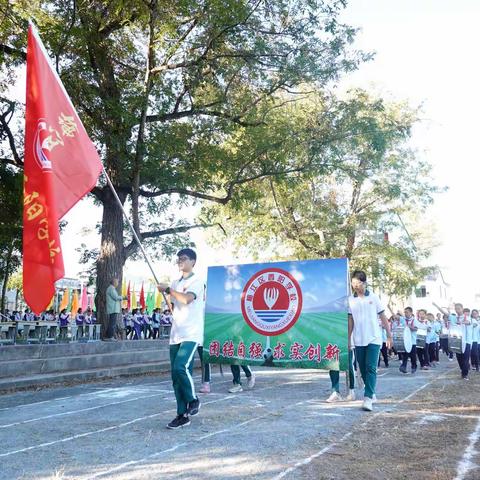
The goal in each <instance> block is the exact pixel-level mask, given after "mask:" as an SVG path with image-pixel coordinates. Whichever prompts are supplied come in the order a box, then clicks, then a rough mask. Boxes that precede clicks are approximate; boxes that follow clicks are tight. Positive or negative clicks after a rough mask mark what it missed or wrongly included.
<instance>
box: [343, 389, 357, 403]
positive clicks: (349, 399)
mask: <svg viewBox="0 0 480 480" xmlns="http://www.w3.org/2000/svg"><path fill="white" fill-rule="evenodd" d="M345 400H346V401H347V402H352V401H353V400H355V390H353V389H352V390H349V391H348V395H347V397H346V398H345Z"/></svg>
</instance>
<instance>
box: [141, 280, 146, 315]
mask: <svg viewBox="0 0 480 480" xmlns="http://www.w3.org/2000/svg"><path fill="white" fill-rule="evenodd" d="M140 306H141V307H142V308H143V309H144V308H145V292H144V290H143V282H142V288H141V289H140Z"/></svg>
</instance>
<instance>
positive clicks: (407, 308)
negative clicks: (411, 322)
mask: <svg viewBox="0 0 480 480" xmlns="http://www.w3.org/2000/svg"><path fill="white" fill-rule="evenodd" d="M405 310H408V311H409V312H412V313H413V308H412V307H405Z"/></svg>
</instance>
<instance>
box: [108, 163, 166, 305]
mask: <svg viewBox="0 0 480 480" xmlns="http://www.w3.org/2000/svg"><path fill="white" fill-rule="evenodd" d="M102 172H103V174H104V175H105V178H106V179H107V183H108V186H109V187H110V190H111V191H112V193H113V196H114V197H115V199H116V200H117V203H118V206H119V207H120V208H121V209H122V212H123V216H124V217H125V220H127V223H128V226H129V227H130V230H131V231H132V235H133V238H134V239H135V240H136V242H137V244H138V246H139V248H140V250H141V252H142V253H143V257H144V258H145V261H146V262H147V265H148V267H149V268H150V271H151V272H152V275H153V278H154V279H155V282H156V283H157V285H158V284H159V283H160V282H159V281H158V278H157V275H156V274H155V271H154V270H153V267H152V264H151V262H150V259H149V258H148V255H147V252H146V251H145V249H144V248H143V245H142V242H141V241H140V238H138V235H137V232H136V231H135V228H133V225H132V222H131V221H130V219H129V218H128V215H127V212H126V211H125V209H124V208H123V205H122V202H121V201H120V198H119V197H118V194H117V192H116V190H115V187H114V186H113V183H112V181H111V180H110V177H109V176H108V173H107V171H106V170H105V167H102ZM160 293H161V294H162V296H163V299H164V300H165V303H166V304H167V306H168V308H169V310H170V311H171V312H172V311H173V310H172V304H171V303H170V300H168V299H167V297H166V295H165V292H160Z"/></svg>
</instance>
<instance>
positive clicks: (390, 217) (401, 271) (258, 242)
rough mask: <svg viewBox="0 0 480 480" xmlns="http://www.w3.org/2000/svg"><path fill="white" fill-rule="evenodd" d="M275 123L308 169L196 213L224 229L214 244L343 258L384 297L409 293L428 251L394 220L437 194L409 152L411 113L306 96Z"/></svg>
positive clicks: (357, 99)
mask: <svg viewBox="0 0 480 480" xmlns="http://www.w3.org/2000/svg"><path fill="white" fill-rule="evenodd" d="M277 116H278V122H279V123H282V121H283V122H285V123H288V122H291V125H290V132H291V133H293V137H294V139H293V140H291V143H292V145H291V148H290V153H291V155H292V156H294V158H295V162H296V164H298V162H299V161H302V160H301V159H308V161H309V165H310V168H308V169H305V170H302V171H301V172H293V173H291V174H288V175H283V176H277V177H274V178H268V179H264V178H261V179H259V180H257V181H256V182H254V183H251V184H249V185H248V186H246V187H245V189H244V191H243V192H242V195H239V197H238V198H239V200H238V201H237V203H234V202H232V203H230V204H228V205H225V206H221V207H219V206H214V207H208V208H204V210H203V213H202V215H203V216H204V219H205V221H208V220H211V219H212V218H217V219H218V218H220V222H221V223H222V225H223V226H224V228H225V229H226V231H227V235H226V236H224V235H219V234H218V233H217V232H215V233H212V235H211V238H212V241H213V242H214V244H216V245H219V246H220V245H223V244H224V243H225V241H226V239H228V241H229V242H232V239H233V243H234V245H235V246H236V248H237V250H238V251H239V252H241V253H248V254H251V255H252V254H253V256H254V257H256V258H259V259H262V260H268V259H287V258H295V259H306V258H329V257H344V256H346V257H348V258H350V260H351V264H352V267H353V268H356V267H359V268H362V269H366V270H367V271H368V272H370V273H371V277H372V278H373V280H374V282H376V283H377V286H378V284H379V283H381V284H382V289H383V290H384V291H385V292H386V293H388V294H389V295H394V294H395V295H397V296H406V295H408V294H409V293H410V292H411V289H412V287H413V286H415V285H416V284H417V283H418V281H420V280H421V279H422V278H423V277H424V276H425V274H427V273H429V271H430V269H428V268H424V267H423V266H422V265H423V264H424V262H425V260H426V259H427V258H428V256H429V254H430V251H431V248H432V247H433V245H432V243H430V244H428V243H425V244H424V245H422V242H421V239H422V237H425V235H424V232H421V231H420V232H418V233H415V234H412V235H413V237H412V235H410V236H407V235H406V234H405V230H404V225H403V222H402V218H403V217H406V218H409V217H411V216H412V214H413V213H416V214H418V213H419V214H421V213H422V212H424V211H425V209H426V208H427V206H428V205H429V204H430V203H431V202H432V201H433V196H434V194H435V193H437V192H439V191H440V189H439V188H438V187H437V186H435V185H433V184H432V183H431V180H430V178H429V170H430V166H429V165H428V164H427V163H425V162H423V161H421V160H420V159H419V158H418V157H417V156H416V155H415V152H413V151H411V150H410V149H409V147H408V140H409V137H410V134H411V130H412V126H413V125H414V123H415V122H416V121H417V113H416V112H415V111H414V110H412V109H411V108H409V107H408V106H407V105H405V104H396V103H387V102H385V101H383V100H381V99H378V98H375V97H372V96H370V95H368V94H367V93H366V92H364V91H359V90H356V91H352V92H350V93H349V94H348V96H347V98H345V99H338V98H335V97H333V96H332V97H325V96H320V95H317V96H316V97H315V98H311V97H310V98H308V99H305V100H304V101H302V102H297V103H295V104H294V105H289V106H288V108H285V109H283V110H279V111H277ZM280 130H281V129H280ZM291 136H292V135H291ZM299 139H300V140H299ZM383 232H390V233H391V235H390V241H384V239H383ZM379 236H380V238H379ZM396 237H397V238H396ZM413 242H415V244H414V243H413ZM419 245H421V247H419Z"/></svg>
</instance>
